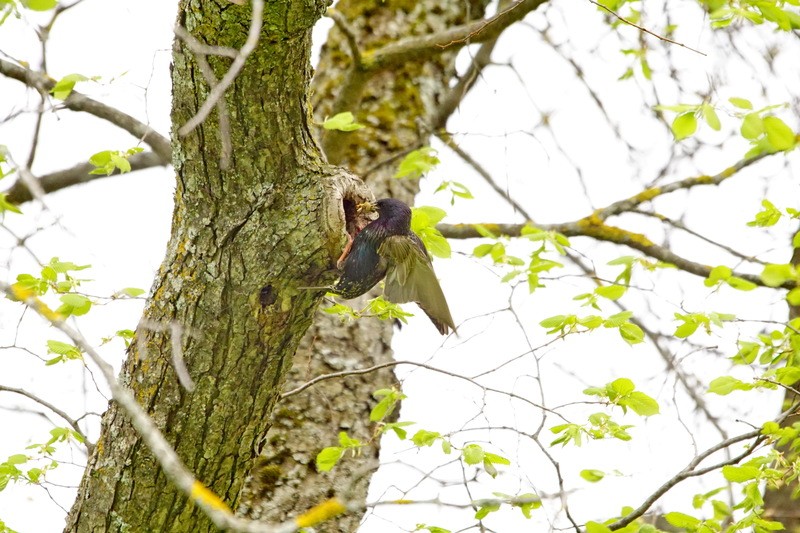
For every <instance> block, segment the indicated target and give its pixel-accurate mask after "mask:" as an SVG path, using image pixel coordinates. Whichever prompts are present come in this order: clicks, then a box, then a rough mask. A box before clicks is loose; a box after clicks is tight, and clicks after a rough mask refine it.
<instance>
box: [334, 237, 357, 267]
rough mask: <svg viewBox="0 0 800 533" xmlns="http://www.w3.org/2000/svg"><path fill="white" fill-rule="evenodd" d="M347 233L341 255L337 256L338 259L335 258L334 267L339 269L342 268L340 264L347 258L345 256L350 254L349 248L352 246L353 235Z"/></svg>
mask: <svg viewBox="0 0 800 533" xmlns="http://www.w3.org/2000/svg"><path fill="white" fill-rule="evenodd" d="M346 235H347V244H345V245H344V250H342V255H340V256H339V259H337V260H336V268H338V269H339V270H341V269H342V265H344V260H345V259H347V256H348V255H350V250H351V249H352V248H353V237H351V236H350V234H349V233H347V234H346Z"/></svg>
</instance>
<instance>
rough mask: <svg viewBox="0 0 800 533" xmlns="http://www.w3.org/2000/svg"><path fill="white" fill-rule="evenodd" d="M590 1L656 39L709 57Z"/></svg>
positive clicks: (591, 0)
mask: <svg viewBox="0 0 800 533" xmlns="http://www.w3.org/2000/svg"><path fill="white" fill-rule="evenodd" d="M589 2H591V3H592V4H594V5H596V6H597V7H599V8H601V9H604V10H606V11H608V12H609V13H611V14H612V15H613V16H615V17H616V18H617V19H619V20H620V21H621V22H623V23H624V24H627V25H628V26H632V27H634V28H636V29H637V30H639V31H642V32H644V33H646V34H648V35H652V36H653V37H655V38H656V39H659V40H661V41H664V42H667V43H670V44H674V45H677V46H680V47H682V48H686V49H687V50H691V51H692V52H694V53H696V54H700V55H701V56H703V57H707V54H704V53H703V52H701V51H700V50H695V49H694V48H692V47H691V46H686V45H685V44H682V43H679V42H678V41H673V40H672V39H669V38H668V37H664V36H663V35H659V34H657V33H655V32H652V31H650V30H648V29H647V28H645V27H644V26H639V25H638V24H634V23H633V22H631V21H630V20H627V19H625V18H623V17H621V16H619V15H617V14H616V13H615V12H614V11H612V10H611V9H609V8H607V7H606V6H604V5H603V4H600V3H598V2H595V0H589Z"/></svg>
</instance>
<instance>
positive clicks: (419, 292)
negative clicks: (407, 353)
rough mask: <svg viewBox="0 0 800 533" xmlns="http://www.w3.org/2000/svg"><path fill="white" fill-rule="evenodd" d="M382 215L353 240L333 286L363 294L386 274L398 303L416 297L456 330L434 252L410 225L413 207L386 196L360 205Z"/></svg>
mask: <svg viewBox="0 0 800 533" xmlns="http://www.w3.org/2000/svg"><path fill="white" fill-rule="evenodd" d="M361 208H362V209H364V208H366V209H369V210H375V211H377V212H378V218H377V219H375V220H373V221H372V222H370V223H369V224H367V225H366V226H365V227H364V229H362V230H361V231H360V232H358V234H357V235H356V236H355V238H354V239H353V242H352V245H351V246H350V250H349V253H347V251H345V253H346V256H345V257H344V259H343V260H341V259H340V261H341V269H342V275H341V277H340V278H339V280H338V281H337V282H336V283H335V284H334V285H333V287H332V288H331V292H334V293H336V294H338V295H339V296H341V297H342V298H344V299H347V300H349V299H351V298H356V297H358V296H361V295H362V294H364V293H365V292H367V291H368V290H370V289H371V288H372V287H374V286H375V285H376V284H377V283H378V282H379V281H381V280H382V279H384V278H385V282H384V287H383V296H384V297H385V298H386V299H387V300H388V301H390V302H393V303H398V304H399V303H406V302H415V303H416V304H417V305H419V307H420V309H422V310H423V311H424V312H425V314H426V315H428V318H430V319H431V322H433V324H434V326H436V329H437V330H439V333H441V334H442V335H447V334H448V333H449V331H450V330H452V331H456V326H455V324H454V322H453V317H452V316H451V315H450V308H449V307H448V305H447V300H446V299H445V297H444V292H443V291H442V287H441V285H439V280H438V279H437V278H436V274H435V273H434V271H433V264H432V263H431V256H430V254H429V253H428V250H427V248H425V244H424V243H423V242H422V239H420V238H419V236H418V235H417V234H416V233H414V231H413V230H412V229H411V209H410V208H409V207H408V206H407V205H406V204H405V203H403V202H401V201H400V200H397V199H394V198H382V199H380V200H378V201H377V202H375V203H371V202H367V203H366V204H361Z"/></svg>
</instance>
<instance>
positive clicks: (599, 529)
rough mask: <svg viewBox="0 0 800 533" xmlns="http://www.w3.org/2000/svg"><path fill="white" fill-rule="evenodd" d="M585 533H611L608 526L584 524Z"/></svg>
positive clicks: (592, 523)
mask: <svg viewBox="0 0 800 533" xmlns="http://www.w3.org/2000/svg"><path fill="white" fill-rule="evenodd" d="M586 533H613V532H612V531H611V530H610V529H609V528H608V526H606V525H604V524H600V523H599V522H591V521H589V522H586Z"/></svg>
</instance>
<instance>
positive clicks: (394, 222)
mask: <svg viewBox="0 0 800 533" xmlns="http://www.w3.org/2000/svg"><path fill="white" fill-rule="evenodd" d="M357 211H358V213H375V212H377V213H378V219H377V220H376V221H375V222H378V221H380V225H381V226H387V225H388V226H389V227H394V228H397V229H401V230H402V229H408V228H409V226H410V225H411V208H410V207H408V206H407V205H406V204H405V203H403V202H401V201H400V200H396V199H394V198H381V199H380V200H378V201H377V202H364V203H362V204H358V206H357Z"/></svg>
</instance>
